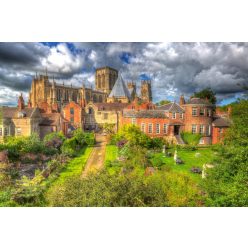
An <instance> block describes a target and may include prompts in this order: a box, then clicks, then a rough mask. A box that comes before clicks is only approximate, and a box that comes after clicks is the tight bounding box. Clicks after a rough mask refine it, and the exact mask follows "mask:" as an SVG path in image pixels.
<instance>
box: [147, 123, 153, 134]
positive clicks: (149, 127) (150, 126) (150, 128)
mask: <svg viewBox="0 0 248 248" xmlns="http://www.w3.org/2000/svg"><path fill="white" fill-rule="evenodd" d="M148 133H152V123H149V124H148Z"/></svg>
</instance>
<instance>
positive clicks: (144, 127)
mask: <svg viewBox="0 0 248 248" xmlns="http://www.w3.org/2000/svg"><path fill="white" fill-rule="evenodd" d="M145 129H146V124H145V123H141V131H142V132H144V133H145Z"/></svg>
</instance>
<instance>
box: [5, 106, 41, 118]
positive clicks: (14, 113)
mask: <svg viewBox="0 0 248 248" xmlns="http://www.w3.org/2000/svg"><path fill="white" fill-rule="evenodd" d="M1 109H2V111H3V117H4V118H20V117H19V116H18V113H20V112H22V113H24V114H25V116H24V118H25V117H26V118H31V117H32V114H33V113H34V112H35V110H36V109H37V108H24V109H23V110H21V111H20V110H19V109H18V107H5V106H4V107H2V108H1Z"/></svg>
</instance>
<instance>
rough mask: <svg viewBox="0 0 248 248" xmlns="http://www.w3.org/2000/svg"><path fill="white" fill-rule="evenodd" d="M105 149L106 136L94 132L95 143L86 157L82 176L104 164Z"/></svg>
mask: <svg viewBox="0 0 248 248" xmlns="http://www.w3.org/2000/svg"><path fill="white" fill-rule="evenodd" d="M105 150H106V136H103V135H100V134H96V144H95V146H94V148H93V151H92V152H91V155H90V157H89V158H88V160H87V162H86V165H85V169H84V171H83V173H82V177H85V176H87V174H89V173H91V172H95V171H97V170H100V169H101V168H102V167H103V165H104V158H105Z"/></svg>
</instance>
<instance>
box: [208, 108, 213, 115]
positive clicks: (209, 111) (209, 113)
mask: <svg viewBox="0 0 248 248" xmlns="http://www.w3.org/2000/svg"><path fill="white" fill-rule="evenodd" d="M211 116H212V110H211V109H208V117H211Z"/></svg>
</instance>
